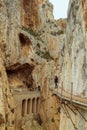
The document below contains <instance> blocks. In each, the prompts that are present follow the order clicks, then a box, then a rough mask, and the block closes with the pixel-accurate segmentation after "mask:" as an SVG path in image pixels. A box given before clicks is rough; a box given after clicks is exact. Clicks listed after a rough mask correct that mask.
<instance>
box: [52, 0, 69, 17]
mask: <svg viewBox="0 0 87 130" xmlns="http://www.w3.org/2000/svg"><path fill="white" fill-rule="evenodd" d="M50 2H51V3H52V4H53V6H54V10H53V14H54V18H55V19H59V18H66V17H67V10H68V4H69V0H50Z"/></svg>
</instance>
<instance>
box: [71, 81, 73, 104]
mask: <svg viewBox="0 0 87 130" xmlns="http://www.w3.org/2000/svg"><path fill="white" fill-rule="evenodd" d="M72 95H73V83H71V103H72Z"/></svg>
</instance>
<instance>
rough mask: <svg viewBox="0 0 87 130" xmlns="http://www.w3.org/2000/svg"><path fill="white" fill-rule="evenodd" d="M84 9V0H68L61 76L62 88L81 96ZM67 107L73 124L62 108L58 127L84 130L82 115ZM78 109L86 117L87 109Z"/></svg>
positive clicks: (86, 72)
mask: <svg viewBox="0 0 87 130" xmlns="http://www.w3.org/2000/svg"><path fill="white" fill-rule="evenodd" d="M86 10H87V1H86V0H79V1H78V0H70V2H69V8H68V20H67V21H68V23H67V29H66V37H65V48H64V62H63V67H62V77H61V79H62V85H63V89H64V90H65V91H67V92H68V93H70V94H74V95H76V96H77V97H81V98H86V97H87V80H86V79H87V45H86V42H87V35H86V34H87V32H86V31H87V30H86V24H87V20H86V17H87V15H86V13H87V11H86ZM71 106H72V105H71ZM72 108H73V106H72ZM67 109H68V112H69V113H70V116H71V119H72V121H73V123H74V124H73V123H71V121H70V119H68V118H67V116H66V114H64V112H63V110H62V112H61V115H60V118H61V119H60V120H61V121H60V128H59V129H60V130H63V129H64V130H69V129H72V130H74V129H76V128H77V129H78V130H80V129H81V130H86V129H87V128H86V127H87V124H86V122H85V120H84V119H83V118H82V116H81V115H78V113H77V116H75V115H74V113H73V112H71V110H70V109H69V108H67ZM73 110H74V108H73ZM79 111H80V112H81V113H82V115H83V117H85V118H87V111H85V110H84V109H79ZM75 112H76V110H75ZM63 120H64V121H63ZM75 127H76V128H75Z"/></svg>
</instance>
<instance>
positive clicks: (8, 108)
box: [0, 0, 66, 130]
mask: <svg viewBox="0 0 87 130" xmlns="http://www.w3.org/2000/svg"><path fill="white" fill-rule="evenodd" d="M52 11H53V6H52V4H51V3H50V2H49V1H48V0H35V1H32V0H14V1H10V0H1V1H0V49H1V50H0V71H1V74H0V95H1V101H0V102H1V103H0V129H1V130H6V129H8V130H19V129H20V130H22V129H23V130H33V129H34V128H36V129H37V130H43V129H44V130H58V128H59V122H60V116H59V112H58V107H59V101H58V100H57V98H56V97H55V96H54V95H53V94H52V91H50V87H54V75H55V74H57V75H58V77H59V79H60V75H61V73H60V72H61V67H60V65H61V64H62V62H61V61H62V60H61V59H63V56H62V53H63V48H64V41H63V39H64V37H65V28H66V20H62V19H60V20H58V21H55V20H54V18H53V14H52ZM38 85H40V87H41V104H40V112H39V114H40V118H41V124H40V125H39V124H38V123H37V122H36V121H35V120H33V119H32V120H31V121H29V120H30V119H29V120H28V118H27V121H26V122H24V124H22V123H21V122H22V121H23V117H22V119H21V120H22V121H20V123H19V122H18V123H19V126H20V125H21V127H20V128H19V127H17V126H15V122H16V120H17V119H16V117H17V115H16V114H15V109H16V106H17V105H18V103H17V102H16V101H15V99H14V97H13V95H12V91H13V90H14V89H16V90H18V89H22V90H25V89H29V90H33V89H34V88H35V87H36V86H38ZM20 111H22V110H21V107H20V110H19V112H20ZM28 123H29V124H28Z"/></svg>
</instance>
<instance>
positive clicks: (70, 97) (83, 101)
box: [51, 88, 87, 110]
mask: <svg viewBox="0 0 87 130" xmlns="http://www.w3.org/2000/svg"><path fill="white" fill-rule="evenodd" d="M51 90H53V93H54V94H55V95H56V96H57V97H58V98H59V99H60V100H62V101H67V102H70V103H74V104H76V105H78V107H81V108H83V109H85V110H87V98H85V97H80V96H79V95H74V94H72V93H69V92H68V91H64V90H61V89H60V88H59V89H58V90H57V89H51Z"/></svg>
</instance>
